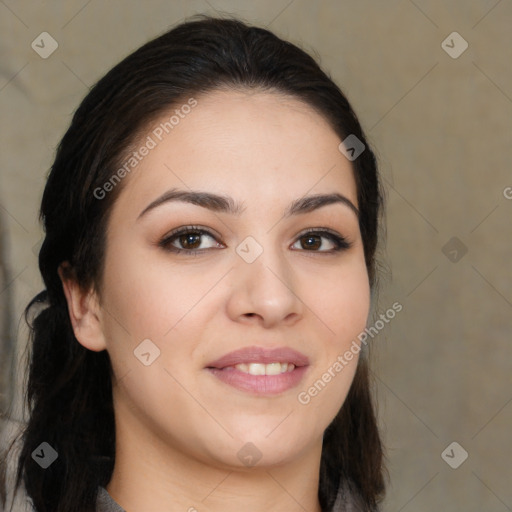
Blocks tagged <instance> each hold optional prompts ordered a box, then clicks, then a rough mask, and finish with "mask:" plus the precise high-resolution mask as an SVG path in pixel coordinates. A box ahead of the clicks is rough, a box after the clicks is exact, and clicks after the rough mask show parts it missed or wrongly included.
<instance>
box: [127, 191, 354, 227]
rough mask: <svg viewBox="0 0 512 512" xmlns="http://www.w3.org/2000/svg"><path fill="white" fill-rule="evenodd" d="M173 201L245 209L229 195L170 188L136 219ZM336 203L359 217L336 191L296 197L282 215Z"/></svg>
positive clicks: (225, 209)
mask: <svg viewBox="0 0 512 512" xmlns="http://www.w3.org/2000/svg"><path fill="white" fill-rule="evenodd" d="M175 201H177V202H184V203H191V204H194V205H197V206H201V207H202V208H207V209H208V210H212V211H214V212H220V213H228V214H230V215H235V216H237V217H239V216H240V214H241V213H242V212H243V211H244V209H245V208H244V207H243V205H242V204H241V203H237V202H236V201H235V200H234V199H233V198H231V197H229V196H222V195H218V194H212V193H210V192H202V191H196V190H179V189H171V190H168V191H167V192H165V193H164V194H162V195H161V196H160V197H158V198H157V199H155V200H154V201H152V202H151V203H150V204H149V205H148V206H146V208H144V210H142V212H141V213H140V214H139V216H138V217H137V220H139V219H140V218H141V217H142V216H144V215H145V214H146V213H148V212H149V211H151V210H153V209H155V208H157V207H158V206H161V205H163V204H165V203H170V202H175ZM336 203H339V204H343V205H345V206H347V207H349V208H350V209H351V210H352V211H353V212H354V213H355V214H356V216H357V218H359V210H358V209H357V208H356V206H355V205H354V203H352V201H351V200H350V199H348V198H347V197H345V196H344V195H342V194H339V193H337V192H336V193H332V194H315V195H311V196H307V197H301V198H300V199H296V200H295V201H292V203H291V204H290V205H289V206H288V208H287V209H286V211H285V212H284V217H285V218H287V217H291V216H292V215H299V214H304V213H309V212H312V211H314V210H317V209H319V208H322V207H323V206H327V205H329V204H336Z"/></svg>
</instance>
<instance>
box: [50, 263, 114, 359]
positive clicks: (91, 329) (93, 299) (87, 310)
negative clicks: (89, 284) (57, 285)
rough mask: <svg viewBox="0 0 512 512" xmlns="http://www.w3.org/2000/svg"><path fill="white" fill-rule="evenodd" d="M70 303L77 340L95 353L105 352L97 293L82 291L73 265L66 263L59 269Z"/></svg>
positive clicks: (69, 310)
mask: <svg viewBox="0 0 512 512" xmlns="http://www.w3.org/2000/svg"><path fill="white" fill-rule="evenodd" d="M58 273H59V277H60V280H61V282H62V287H63V289H64V295H65V296H66V300H67V303H68V312H69V317H70V320H71V325H72V326H73V331H74V333H75V337H76V339H77V340H78V341H79V343H80V344H81V345H83V346H84V347H85V348H88V349H89V350H93V351H94V352H100V351H102V350H105V349H106V348H107V347H106V343H105V336H104V334H103V330H102V324H101V307H100V305H99V300H98V297H97V295H96V293H95V292H94V291H92V290H88V291H85V290H82V289H81V288H80V286H79V285H78V283H77V280H76V277H75V273H74V271H73V269H72V268H71V265H70V264H69V263H68V262H67V261H66V262H64V263H61V265H60V266H59V269H58Z"/></svg>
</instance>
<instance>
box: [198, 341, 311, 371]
mask: <svg viewBox="0 0 512 512" xmlns="http://www.w3.org/2000/svg"><path fill="white" fill-rule="evenodd" d="M251 363H261V364H271V363H288V364H290V363H291V364H293V365H294V366H295V367H299V366H307V365H309V359H308V357H307V356H306V355H304V354H302V353H301V352H298V351H297V350H294V349H292V348H288V347H279V348H275V349H264V348H261V347H247V348H242V349H239V350H235V351H234V352H230V353H229V354H226V355H224V356H222V357H221V358H220V359H217V360H216V361H212V362H211V363H208V364H207V365H206V368H218V369H219V370H221V369H223V368H227V367H230V366H236V365H237V364H251Z"/></svg>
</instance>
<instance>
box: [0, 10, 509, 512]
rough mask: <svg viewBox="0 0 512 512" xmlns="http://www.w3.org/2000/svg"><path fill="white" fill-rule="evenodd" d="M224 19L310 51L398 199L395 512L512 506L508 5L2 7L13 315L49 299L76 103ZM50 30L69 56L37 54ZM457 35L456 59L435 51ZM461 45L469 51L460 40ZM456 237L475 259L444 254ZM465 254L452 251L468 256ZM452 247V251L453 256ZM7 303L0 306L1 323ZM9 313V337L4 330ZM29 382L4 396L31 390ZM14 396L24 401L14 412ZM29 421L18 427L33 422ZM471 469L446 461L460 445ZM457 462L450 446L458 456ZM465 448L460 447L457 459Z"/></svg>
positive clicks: (390, 408) (3, 169) (392, 276)
mask: <svg viewBox="0 0 512 512" xmlns="http://www.w3.org/2000/svg"><path fill="white" fill-rule="evenodd" d="M217 10H218V11H224V12H229V13H233V14H236V15H239V16H241V17H244V18H245V19H246V20H247V21H250V22H253V23H256V24H260V25H267V26H269V28H270V29H271V30H273V31H275V32H276V33H277V34H278V35H280V36H282V37H285V38H288V39H290V40H291V41H293V42H294V43H296V44H299V45H301V46H302V47H303V48H305V49H306V50H308V51H311V52H314V55H316V56H317V58H319V59H320V61H321V64H322V66H323V67H324V68H325V69H327V70H328V71H329V72H330V73H331V75H332V77H333V78H334V79H335V80H336V81H337V83H338V84H339V85H340V86H341V87H342V89H343V90H344V91H345V92H346V94H347V96H348V97H349V100H350V101H351V102H352V103H353V105H354V107H355V109H356V111H357V113H358V114H359V116H360V119H361V121H362V123H363V126H364V128H365V129H366V131H367V133H368V136H369V139H370V141H371V142H373V144H374V145H375V147H376V149H377V152H378V156H379V158H380V164H381V170H382V174H383V178H384V180H385V182H386V188H387V195H388V209H387V211H388V236H387V238H388V240H387V248H386V249H385V250H383V252H382V260H383V263H384V264H385V265H386V266H387V267H388V268H389V270H390V271H388V272H387V273H386V274H385V275H384V278H383V280H382V290H381V294H380V299H379V303H378V306H377V310H378V312H384V311H385V310H386V309H387V308H388V307H390V306H391V304H392V303H393V302H395V301H399V302H400V303H401V304H403V311H402V312H400V313H399V314H397V316H396V317H395V319H393V320H392V321H391V322H390V324H388V325H387V326H386V328H385V329H383V331H382V334H381V335H380V336H379V338H378V339H375V340H373V341H372V343H373V345H374V347H375V349H376V350H375V355H376V360H375V361H376V364H375V366H374V371H375V374H376V381H377V383H378V394H379V403H380V421H381V423H382V425H383V432H384V438H385V443H386V446H387V450H388V457H389V465H388V467H389V470H390V474H391V484H390V486H389V488H388V496H387V499H386V502H385V506H384V510H385V511H404V512H408V511H415V512H427V511H428V512H431V511H432V510H444V511H460V510H464V511H466V512H482V511H486V512H501V511H506V510H512V486H511V485H510V483H511V481H512V469H511V459H512V443H511V435H510V434H511V430H512V429H511V426H512V404H511V401H512V385H511V384H512V379H511V374H512V357H511V355H512V344H511V338H512V336H511V332H512V329H511V327H512V273H511V271H510V270H511V261H512V238H511V235H512V229H511V220H512V199H507V197H506V196H507V195H508V197H512V189H510V188H507V187H512V173H511V156H512V150H511V142H512V138H511V136H512V68H511V66H510V62H512V32H511V26H512V2H510V1H507V0H502V1H496V0H488V1H487V0H479V1H476V0H472V1H468V0H458V1H451V2H445V1H440V0H432V1H421V0H415V2H413V1H411V0H400V1H398V0H390V1H386V2H384V1H377V0H373V1H370V0H364V1H363V0H357V1H355V0H354V1H336V0H329V1H322V2H314V1H307V0H294V1H290V0H263V1H253V0H251V1H241V0H238V1H228V0H226V1H223V0H208V1H206V0H204V1H202V0H197V1H196V0H194V1H169V0H167V1H163V0H162V1H157V0H151V1H145V2H128V1H125V2H123V1H120V0H110V1H108V2H101V1H100V0H92V1H89V2H87V0H72V1H66V2H64V1H61V2H57V1H55V2H49V1H48V2H31V1H28V0H17V1H13V0H5V1H4V2H0V34H1V36H0V46H1V48H0V51H1V55H2V59H1V61H0V108H1V113H2V115H1V134H0V141H1V147H2V150H1V153H0V216H1V217H2V219H1V220H2V224H3V225H4V227H5V228H6V236H5V240H4V242H5V243H4V244H3V245H4V247H3V250H4V252H6V262H7V265H8V268H7V272H8V274H7V276H6V277H5V279H4V280H3V281H2V273H1V272H0V291H1V292H2V293H1V295H0V300H1V301H3V304H2V308H5V307H6V304H7V305H9V306H10V308H11V310H12V311H11V315H10V320H11V326H10V333H11V334H10V336H8V337H7V338H6V341H5V340H4V343H3V345H2V350H3V352H1V355H2V368H1V370H2V372H3V375H4V376H8V374H9V372H10V368H11V367H12V366H13V365H12V364H11V362H10V359H9V357H10V356H9V355H8V354H7V353H6V351H7V350H8V349H9V346H8V343H7V342H9V341H10V342H11V344H13V345H14V340H15V339H18V350H17V353H18V357H19V355H20V353H21V351H22V350H23V346H24V340H25V337H26V329H25V328H24V327H23V323H22V322H21V320H20V318H21V312H22V309H23V307H24V306H25V305H26V303H27V302H28V301H29V300H30V298H32V296H33V295H35V294H36V293H37V292H38V291H40V290H41V286H42V284H41V280H40V277H39V274H38V269H37V261H36V255H35V254H36V252H37V251H36V250H35V249H34V246H35V247H36V249H37V246H38V244H39V241H40V238H41V230H40V226H39V224H38V221H37V209H38V207H39V201H40V198H41V193H42V190H43V186H44V180H45V175H46V173H47V170H48V168H49V166H50V165H51V162H52V158H53V155H54V149H55V146H56V144H57V143H58V141H59V139H60V138H61V136H62V135H63V133H64V131H65V129H66V128H67V126H68V123H69V121H70V116H71V114H72V112H73V110H74V109H75V108H76V107H77V106H78V104H79V102H80V100H81V99H82V98H83V96H84V95H85V94H86V92H87V88H88V87H90V86H91V85H92V84H93V83H94V82H95V81H96V80H97V79H99V78H100V77H101V76H102V75H103V74H104V73H105V72H106V71H107V70H108V69H109V68H110V67H111V66H113V65H114V64H115V63H117V62H118V61H119V60H120V59H121V58H122V57H124V56H125V55H126V54H128V53H130V52H131V51H132V50H134V49H135V48H137V47H138V46H139V45H141V44H142V43H144V42H145V41H147V40H148V39H150V38H152V37H154V36H156V35H157V34H159V33H161V32H163V31H165V30H166V29H167V28H168V27H170V26H171V25H174V24H176V23H178V22H179V21H180V20H182V19H183V17H185V16H188V15H191V14H194V13H197V12H203V13H215V12H216V11H217ZM43 31H46V32H49V33H50V34H51V35H52V37H53V38H55V40H56V41H57V42H58V45H59V47H58V49H57V50H56V51H55V53H53V54H52V55H51V56H50V57H49V58H47V59H42V58H41V57H40V56H39V55H38V54H37V53H36V52H35V51H34V50H33V49H32V48H31V42H32V41H33V40H34V39H35V38H36V37H37V36H38V35H39V34H40V33H41V32H43ZM454 31H456V32H458V33H459V34H460V35H461V36H462V37H463V38H464V39H465V40H466V41H467V43H468V44H469V46H468V48H467V50H466V51H464V53H462V54H461V55H460V56H459V57H458V58H452V57H451V56H449V55H448V53H446V52H445V50H444V49H443V47H442V46H441V43H442V42H443V40H445V39H446V38H447V36H448V35H449V34H451V33H452V32H454ZM448 44H449V45H453V46H454V49H453V50H452V51H456V50H458V49H459V48H461V46H460V42H457V40H456V39H455V40H454V42H453V43H452V42H451V41H450V39H448ZM452 237H457V238H458V239H459V241H460V242H459V243H460V244H463V246H464V247H465V248H466V249H467V253H465V254H464V255H463V257H462V258H460V260H458V261H456V262H454V261H451V260H450V259H449V258H452V259H454V258H459V257H460V256H461V254H462V252H461V251H460V249H459V250H458V252H456V253H454V252H450V251H453V250H454V248H453V247H451V246H450V245H449V246H448V247H447V248H446V249H445V250H444V252H443V247H444V246H445V244H447V243H448V241H449V240H450V239H451V238H452ZM456 250H457V249H456ZM445 253H446V255H445ZM4 311H5V310H4V309H2V313H3V312H4ZM3 324H5V321H4V319H3V317H2V316H0V327H2V329H3V330H4V333H7V334H8V332H9V331H8V329H9V326H5V325H3ZM20 378H21V377H19V376H18V380H17V381H16V382H17V383H16V384H15V385H12V386H10V387H7V386H6V385H5V384H4V387H3V389H2V391H3V395H2V400H3V404H2V405H3V406H5V404H6V402H7V398H8V396H9V393H11V394H12V393H14V392H16V393H17V394H18V396H19V391H20V389H21V383H20ZM15 403H17V402H15ZM21 419H22V418H21V416H20V413H19V411H18V412H16V410H15V411H14V413H13V420H21ZM454 441H455V442H457V443H459V445H461V446H462V447H463V448H464V449H465V450H466V451H467V452H468V458H467V460H466V461H465V462H464V463H463V464H462V465H460V467H458V468H457V469H452V468H451V467H450V466H449V465H448V464H447V463H446V462H445V461H444V460H443V458H442V457H441V454H442V452H443V451H444V450H445V448H446V447H448V445H450V443H452V442H454ZM449 453H450V455H451V452H449ZM460 453H461V452H460V448H458V447H456V449H455V450H454V452H453V457H452V459H453V460H458V457H459V456H460Z"/></svg>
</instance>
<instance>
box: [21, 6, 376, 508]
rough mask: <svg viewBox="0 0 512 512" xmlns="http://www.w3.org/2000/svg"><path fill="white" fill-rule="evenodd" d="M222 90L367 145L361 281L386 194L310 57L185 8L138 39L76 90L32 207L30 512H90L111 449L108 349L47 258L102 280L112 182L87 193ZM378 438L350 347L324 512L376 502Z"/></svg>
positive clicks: (325, 472)
mask: <svg viewBox="0 0 512 512" xmlns="http://www.w3.org/2000/svg"><path fill="white" fill-rule="evenodd" d="M219 87H231V88H235V89H248V88H258V89H262V90H275V91H279V92H282V93H285V94H287V95H290V96H293V97H295V98H298V99H300V100H302V101H304V102H305V103H307V104H309V105H310V106H312V107H314V108H315V109H316V110H317V111H318V112H319V113H320V114H321V115H322V116H324V117H325V119H326V120H327V121H328V122H329V123H330V125H331V126H332V128H333V130H335V132H336V133H337V134H338V135H339V137H340V140H343V139H345V138H346V137H347V136H348V135H349V134H354V135H355V136H356V137H357V138H358V139H359V140H361V141H362V142H363V143H364V144H365V146H366V148H365V151H363V153H361V155H360V156H359V157H358V158H357V159H356V160H354V161H353V168H354V176H355V180H356V185H357V198H358V204H359V209H360V220H359V227H360V230H361V234H362V239H363V244H364V255H365V261H366V266H367V270H368V275H369V277H370V284H371V286H372V289H374V287H375V284H376V272H375V267H376V262H375V252H376V248H377V241H378V233H379V224H380V220H379V219H380V217H381V211H382V204H383V197H382V193H381V190H380V182H379V177H378V171H377V163H376V159H375V156H374V153H373V152H372V150H371V148H370V146H369V144H368V141H367V140H366V138H365V135H364V133H363V130H362V128H361V125H360V123H359V121H358V120H357V117H356V115H355V113H354V112H353V110H352V108H351V106H350V104H349V102H348V100H347V98H346V97H345V96H344V94H343V93H342V92H341V91H340V89H339V87H338V86H337V85H336V84H335V83H334V82H333V81H332V80H331V79H330V78H329V77H328V75H327V74H326V73H325V72H324V71H322V70H321V68H320V67H319V65H318V64H317V62H316V61H315V60H314V59H313V58H312V57H310V56H309V55H308V54H307V53H305V52H304V51H303V50H301V49H300V48H298V47H297V46H295V45H293V44H291V43H289V42H287V41H284V40H282V39H280V38H278V37H277V36H276V35H274V34H273V33H271V32H270V31H268V30H266V29H263V28H258V27H253V26H249V25H247V24H246V23H244V22H242V21H240V20H238V19H234V18H212V17H209V16H203V15H199V16H195V17H194V19H189V20H188V21H186V22H184V23H182V24H180V25H178V26H176V27H175V28H174V29H172V30H170V31H168V32H167V33H165V34H163V35H162V36H159V37H158V38H156V39H154V40H152V41H150V42H148V43H147V44H145V45H144V46H142V47H141V48H139V49H138V50H136V51H135V52H134V53H132V54H131V55H129V56H128V57H126V58H125V59H124V60H123V61H122V62H120V63H119V64H117V65H116V66H115V67H114V68H113V69H112V70H110V71H109V72H108V73H107V74H106V75H105V76H104V77H103V78H102V79H101V80H100V81H99V82H98V83H97V84H96V85H95V86H94V87H93V88H92V89H91V90H90V92H89V93H88V94H87V96H86V97H85V99H84V100H83V101H82V103H81V105H80V106H79V108H78V109H77V111H76V112H75V114H74V117H73V119H72V122H71V125H70V127H69V129H68V130H67V132H66V133H65V135H64V137H63V139H62V141H61V142H60V145H59V147H58V150H57V154H56V158H55V161H54V164H53V166H52V168H51V172H50V174H49V176H48V180H47V184H46V188H45V190H44V195H43V199H42V204H41V211H40V217H41V219H42V221H43V223H44V228H45V239H44V242H43V245H42V247H41V250H40V253H39V268H40V271H41V274H42V277H43V280H44V285H45V290H44V291H42V292H41V293H39V294H38V295H37V296H36V297H34V299H33V300H32V301H31V302H30V303H29V304H28V306H27V308H26V310H25V317H26V319H27V322H28V323H29V325H30V327H31V340H30V341H31V344H30V365H29V378H28V385H27V395H26V405H27V407H28V409H29V412H30V417H29V420H28V423H27V425H26V428H25V429H24V431H23V433H22V437H21V440H22V444H21V452H20V456H19V458H18V466H17V473H16V477H17V479H16V484H17V486H19V484H20V482H21V481H22V480H23V483H24V486H25V489H26V492H27V493H28V496H29V497H30V498H31V500H32V502H33V504H34V507H35V509H36V510H37V511H38V512H85V511H93V510H94V504H95V499H96V493H97V488H98V486H99V485H103V486H106V485H107V484H108V482H109V480H110V478H111V475H112V471H113V466H114V457H115V429H114V409H113V403H112V381H113V379H112V369H111V364H110V360H109V356H108V353H107V352H106V351H102V352H99V353H98V352H93V351H90V350H87V349H86V348H84V347H83V346H82V345H81V344H80V343H78V341H77V340H76V338H75V336H74V333H73V329H72V326H71V323H70V318H69V315H68V310H67V304H66V300H65V296H64V293H63V288H62V285H61V281H60V279H59V276H58V274H57V269H58V266H59V265H60V264H61V263H62V262H64V261H69V262H70V263H71V266H72V267H73V269H74V271H75V273H76V276H77V280H78V282H79V284H80V285H81V286H82V287H83V289H87V288H88V287H90V286H94V287H95V288H96V289H99V287H100V283H101V277H102V272H103V263H104V255H105V254H104V251H105V228H106V225H107V221H108V216H109V212H110V211H111V209H112V205H113V204H114V202H115V200H116V197H117V195H118V194H119V192H120V190H121V189H122V183H121V184H119V185H118V186H116V187H115V188H114V190H112V191H111V192H110V193H109V194H107V195H106V196H105V197H104V198H102V199H101V200H99V199H98V198H97V194H94V191H95V190H97V189H98V187H100V188H101V187H102V185H103V184H104V183H105V182H106V181H107V180H108V179H109V178H110V177H111V176H112V174H113V173H114V171H115V170H116V169H119V165H120V164H121V163H122V162H123V160H124V158H125V156H126V154H127V153H128V150H129V149H130V145H131V144H132V143H133V142H134V141H135V140H136V138H137V135H138V134H140V133H141V130H142V129H144V127H146V126H148V124H149V123H150V122H152V121H153V120H154V119H155V118H156V117H157V116H159V115H160V114H162V113H164V112H165V111H167V110H168V109H169V107H170V106H173V105H177V104H180V102H182V100H183V98H190V97H191V95H194V94H198V95H199V94H201V93H207V92H208V91H212V90H214V89H216V88H219ZM42 441H46V442H47V443H49V444H50V445H51V446H52V447H54V448H55V450H56V451H57V452H58V454H59V456H58V459H57V461H56V462H55V463H54V464H52V465H51V466H50V467H49V468H47V469H46V470H41V468H40V467H39V466H38V465H37V464H36V463H35V462H34V461H33V460H32V457H31V454H32V452H33V451H34V449H35V448H36V447H37V446H39V445H40V443H41V442H42ZM384 471H385V469H384V463H383V448H382V444H381V438H380V435H379V430H378V425H377V420H376V413H375V409H374V403H373V398H372V384H371V380H370V375H369V368H368V358H367V356H366V355H363V354H362V355H361V357H360V358H359V361H358V367H357V371H356V374H355V377H354V381H353V383H352V386H351V388H350V391H349V393H348V396H347V398H346V400H345V402H344V404H343V406H342V408H341V409H340V411H339V413H338V415H337V416H336V418H335V419H334V421H333V422H332V423H331V425H330V426H329V427H328V428H327V430H326V431H325V434H324V442H323V451H322V458H321V470H320V486H319V491H318V496H319V501H320V504H321V506H322V509H323V510H326V511H327V510H330V509H331V508H332V505H333V503H334V501H335V499H336V495H337V491H338V489H339V488H340V486H341V485H345V486H348V487H349V488H350V489H351V491H352V493H353V494H354V495H355V496H357V497H358V499H359V500H360V501H361V503H364V510H366V511H373V510H377V504H378V503H379V501H380V500H381V499H382V497H383V495H384V490H385V483H384V476H383V474H384Z"/></svg>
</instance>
